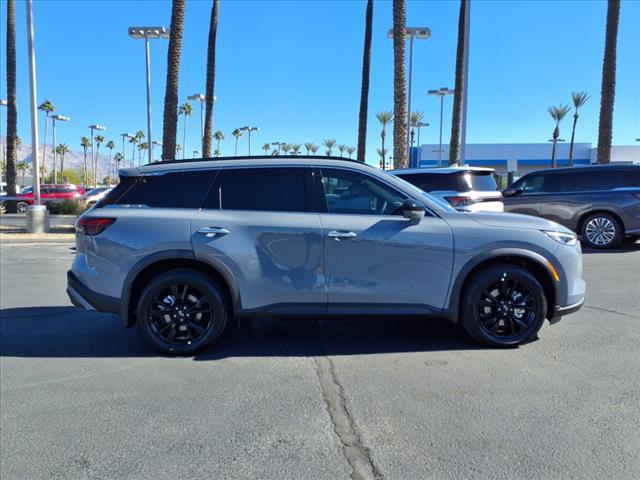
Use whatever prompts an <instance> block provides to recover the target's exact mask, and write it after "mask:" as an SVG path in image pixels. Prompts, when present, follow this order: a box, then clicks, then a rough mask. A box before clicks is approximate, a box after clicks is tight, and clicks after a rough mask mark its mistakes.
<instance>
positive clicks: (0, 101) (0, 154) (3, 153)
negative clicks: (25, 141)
mask: <svg viewBox="0 0 640 480" xmlns="http://www.w3.org/2000/svg"><path fill="white" fill-rule="evenodd" d="M7 105H9V102H8V101H7V100H5V99H4V98H0V107H6V106H7ZM5 143H6V142H5ZM0 160H5V161H6V160H7V150H6V149H5V147H4V144H3V142H2V109H0ZM0 180H2V172H0Z"/></svg>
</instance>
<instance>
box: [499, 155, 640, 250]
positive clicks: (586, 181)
mask: <svg viewBox="0 0 640 480" xmlns="http://www.w3.org/2000/svg"><path fill="white" fill-rule="evenodd" d="M503 195H504V204H505V210H506V211H508V212H513V213H524V214H528V215H534V216H538V217H543V218H547V219H549V220H553V221H554V222H557V223H560V224H561V225H564V226H566V227H567V228H570V229H571V230H573V231H574V232H576V233H578V234H580V235H581V238H582V241H584V242H585V243H586V244H587V245H588V246H589V247H591V248H613V247H616V246H618V245H620V243H621V242H622V240H623V239H624V237H628V238H631V239H636V238H638V236H640V165H592V166H588V167H572V168H556V169H552V170H540V171H537V172H532V173H528V174H526V175H524V176H523V177H522V178H520V179H519V180H518V181H516V182H515V183H514V184H513V185H511V186H510V187H509V188H507V189H506V190H504V192H503Z"/></svg>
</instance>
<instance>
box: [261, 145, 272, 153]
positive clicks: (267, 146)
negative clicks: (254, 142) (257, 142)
mask: <svg viewBox="0 0 640 480" xmlns="http://www.w3.org/2000/svg"><path fill="white" fill-rule="evenodd" d="M270 148H271V145H269V144H268V143H265V144H264V145H262V150H264V154H265V155H269V149H270Z"/></svg>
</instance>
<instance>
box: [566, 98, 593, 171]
mask: <svg viewBox="0 0 640 480" xmlns="http://www.w3.org/2000/svg"><path fill="white" fill-rule="evenodd" d="M589 98H590V97H589V95H587V94H586V93H585V92H572V93H571V100H572V101H573V107H574V108H575V112H574V114H573V129H572V130H571V145H569V166H570V167H573V141H574V140H575V138H576V124H577V123H578V117H579V116H580V114H579V113H578V110H580V108H582V106H583V105H584V104H585V103H587V100H589Z"/></svg>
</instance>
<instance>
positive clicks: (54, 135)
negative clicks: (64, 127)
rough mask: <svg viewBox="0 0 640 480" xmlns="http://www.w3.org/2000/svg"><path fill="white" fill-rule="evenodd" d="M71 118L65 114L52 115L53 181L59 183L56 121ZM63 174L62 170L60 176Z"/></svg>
mask: <svg viewBox="0 0 640 480" xmlns="http://www.w3.org/2000/svg"><path fill="white" fill-rule="evenodd" d="M69 120H71V119H70V118H69V117H65V116H64V115H51V121H52V123H53V183H58V176H57V175H56V121H58V122H68V121H69ZM63 175H64V174H63V172H62V170H60V176H61V177H62V176H63Z"/></svg>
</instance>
